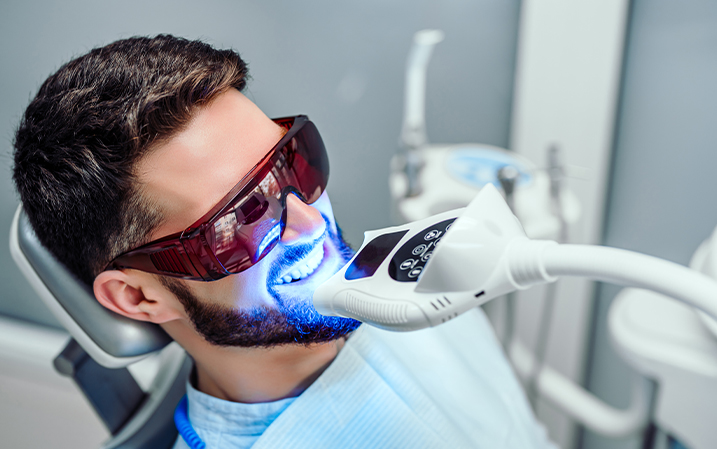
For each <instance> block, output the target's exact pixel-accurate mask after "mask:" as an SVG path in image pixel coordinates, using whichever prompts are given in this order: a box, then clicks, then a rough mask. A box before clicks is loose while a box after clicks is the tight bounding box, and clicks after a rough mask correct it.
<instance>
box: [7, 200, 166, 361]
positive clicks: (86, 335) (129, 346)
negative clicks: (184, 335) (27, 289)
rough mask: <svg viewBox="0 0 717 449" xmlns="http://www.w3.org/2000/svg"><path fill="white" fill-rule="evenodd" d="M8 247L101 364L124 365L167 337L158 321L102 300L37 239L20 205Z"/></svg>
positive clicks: (47, 301)
mask: <svg viewBox="0 0 717 449" xmlns="http://www.w3.org/2000/svg"><path fill="white" fill-rule="evenodd" d="M10 250H11V253H12V255H13V258H14V259H15V262H16V263H17V264H18V266H19V267H20V269H21V270H22V272H23V274H25V277H27V278H28V280H29V281H30V283H31V284H32V286H33V287H34V288H35V290H36V291H37V292H38V294H39V295H40V297H41V299H42V300H43V301H44V302H45V304H46V305H47V306H48V308H49V309H50V311H51V312H52V313H53V314H54V315H55V317H56V318H57V319H58V320H59V321H60V323H61V324H62V325H63V326H64V327H65V328H66V329H67V330H68V332H70V334H71V335H72V337H73V338H74V339H75V340H77V342H78V343H79V344H80V345H81V346H82V347H83V348H84V349H85V351H87V353H89V354H90V356H92V358H94V359H95V360H96V361H97V362H98V363H100V364H101V365H104V366H107V367H110V368H116V367H120V366H126V365H128V364H130V363H134V362H135V361H137V360H139V359H141V358H143V357H145V356H147V355H149V354H151V353H153V352H155V351H158V350H160V349H162V348H163V347H164V346H166V345H167V344H168V343H169V342H170V341H171V339H170V337H169V336H168V335H167V334H166V333H165V332H164V331H163V330H162V328H160V327H159V326H158V325H156V324H152V323H147V322H142V321H135V320H131V319H129V318H126V317H123V316H121V315H118V314H116V313H114V312H112V311H110V310H108V309H106V308H104V307H103V306H102V305H100V303H99V302H97V300H96V299H95V297H94V294H93V293H92V288H91V287H90V286H88V285H87V284H85V283H84V282H82V281H80V280H78V279H77V278H76V277H75V276H74V275H73V274H72V273H70V272H69V270H68V269H67V268H66V267H65V266H64V265H62V264H61V263H60V262H58V261H57V260H56V259H55V258H54V257H53V256H52V255H51V254H50V252H49V251H48V250H47V249H45V247H43V246H42V245H41V244H40V242H39V240H38V239H37V236H36V235H35V231H34V230H33V229H32V226H31V225H30V222H29V221H28V219H27V215H26V214H25V213H24V211H23V210H22V205H20V206H19V207H18V209H17V212H16V213H15V218H14V220H13V224H12V228H11V230H10Z"/></svg>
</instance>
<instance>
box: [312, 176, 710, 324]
mask: <svg viewBox="0 0 717 449" xmlns="http://www.w3.org/2000/svg"><path fill="white" fill-rule="evenodd" d="M559 276H584V277H587V278H590V279H594V280H599V281H604V282H610V283H614V284H618V285H623V286H630V287H639V288H645V289H649V290H653V291H656V292H658V293H662V294H664V295H667V296H670V297H672V298H675V299H678V300H681V301H683V302H685V303H687V304H688V305H691V306H693V307H696V308H698V309H700V310H702V311H704V312H705V313H707V314H708V315H710V316H712V317H714V318H717V282H716V281H714V280H713V279H711V278H709V277H707V276H705V275H703V274H701V273H698V272H696V271H693V270H690V269H688V268H686V267H683V266H680V265H677V264H674V263H672V262H668V261H665V260H661V259H657V258H655V257H650V256H646V255H642V254H638V253H633V252H630V251H625V250H620V249H614V248H606V247H598V246H588V245H558V244H557V243H555V242H552V241H546V240H530V239H528V238H527V237H526V235H525V232H524V231H523V228H522V226H521V225H520V223H519V222H518V220H517V218H515V216H514V215H513V214H512V213H511V211H510V209H509V208H508V206H507V205H506V204H505V202H504V201H503V199H502V197H501V196H500V194H499V193H498V191H497V190H496V189H495V187H493V186H492V185H490V184H489V185H487V186H486V187H484V188H483V189H482V190H481V192H480V193H479V194H478V195H477V196H476V198H475V199H474V200H473V201H472V202H471V203H470V204H469V205H468V207H467V208H465V209H458V210H454V211H449V212H445V213H443V214H439V215H436V216H433V217H429V218H426V219H424V220H419V221H416V222H413V223H409V224H407V225H403V226H397V227H392V228H386V229H382V230H379V231H371V232H367V233H366V237H365V240H364V243H363V245H362V246H361V248H360V249H359V251H358V252H357V254H356V255H355V256H354V258H353V259H352V260H351V262H350V263H349V264H347V265H346V266H345V267H344V268H343V269H342V270H341V271H339V272H338V273H337V274H336V275H334V276H333V277H331V278H330V279H329V280H328V281H327V282H325V283H324V284H322V285H321V286H320V287H319V288H318V289H317V290H316V292H315V293H314V306H315V307H316V309H317V310H318V311H319V312H320V313H322V314H324V315H338V316H344V317H351V318H355V319H358V320H360V321H363V322H366V323H368V324H371V325H374V326H377V327H380V328H383V329H388V330H395V331H410V330H417V329H422V328H425V327H430V326H436V325H439V324H441V323H445V322H446V321H448V320H450V319H452V318H455V317H456V316H458V315H460V314H462V313H463V312H466V311H468V310H470V309H472V308H474V307H476V306H479V305H481V304H483V303H485V302H487V301H489V300H491V299H493V298H496V297H499V296H501V295H504V294H506V293H509V292H511V291H516V290H523V289H526V288H529V287H531V286H533V285H537V284H544V283H548V282H553V281H555V280H556V279H557V278H558V277H559Z"/></svg>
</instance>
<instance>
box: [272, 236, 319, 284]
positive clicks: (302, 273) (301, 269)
mask: <svg viewBox="0 0 717 449" xmlns="http://www.w3.org/2000/svg"><path fill="white" fill-rule="evenodd" d="M323 258H324V246H323V245H317V246H316V248H315V249H314V250H313V251H311V253H309V255H308V256H306V257H305V258H304V259H303V260H301V261H300V262H299V263H297V264H296V265H294V266H293V267H291V268H290V269H289V271H287V272H286V273H284V274H283V276H281V277H280V278H279V281H278V282H277V283H278V284H288V283H289V282H291V281H293V280H299V279H304V278H305V277H307V276H308V275H310V274H311V273H313V272H314V270H316V267H318V266H319V264H320V263H321V261H322V260H323Z"/></svg>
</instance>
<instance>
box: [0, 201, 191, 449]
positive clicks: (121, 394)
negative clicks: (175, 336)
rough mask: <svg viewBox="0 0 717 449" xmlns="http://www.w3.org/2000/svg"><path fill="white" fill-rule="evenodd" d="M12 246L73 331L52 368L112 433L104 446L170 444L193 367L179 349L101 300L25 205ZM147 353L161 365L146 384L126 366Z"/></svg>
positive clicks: (26, 272)
mask: <svg viewBox="0 0 717 449" xmlns="http://www.w3.org/2000/svg"><path fill="white" fill-rule="evenodd" d="M10 252H11V254H12V256H13V259H14V260H15V262H16V263H17V265H18V266H19V267H20V270H21V271H22V273H23V274H24V275H25V277H26V278H27V279H28V281H29V282H30V284H31V285H32V287H33V288H34V289H35V291H36V292H37V293H38V295H39V296H40V298H41V299H42V301H43V302H44V303H45V304H46V305H47V307H48V308H49V309H50V311H51V312H52V314H53V315H54V316H55V317H56V318H57V320H58V321H59V322H60V323H61V324H62V325H63V327H64V328H65V329H66V330H67V331H68V332H69V334H70V336H71V338H70V340H69V342H68V343H67V345H66V347H65V349H64V350H63V351H62V353H61V354H59V355H58V356H57V357H56V358H55V360H54V366H55V369H56V370H57V371H58V372H59V373H61V374H63V375H65V376H69V377H71V378H72V379H73V380H74V382H75V383H76V384H77V386H78V387H79V389H80V390H81V391H82V392H83V394H84V395H85V397H86V398H87V400H88V401H89V402H90V404H91V405H92V407H93V408H94V410H95V411H96V412H97V414H98V416H99V417H100V418H101V420H102V421H103V422H104V424H105V426H106V427H107V429H108V430H109V432H110V434H111V435H112V436H111V438H110V439H109V440H108V441H106V442H105V443H104V444H103V446H102V448H103V449H115V448H117V449H120V448H127V449H129V448H133V449H144V448H147V449H149V448H153V449H154V448H170V447H172V445H173V443H174V441H175V439H176V437H177V431H176V429H175V426H174V421H173V412H174V408H175V407H176V405H177V403H178V402H179V400H180V399H181V398H182V396H183V395H184V393H185V382H186V379H187V376H188V375H189V371H190V370H191V367H192V363H191V360H190V358H189V357H188V356H187V355H186V353H185V352H184V350H182V348H181V347H179V345H177V344H176V343H174V342H172V340H171V338H170V337H169V336H168V335H167V334H166V333H165V332H164V331H163V330H162V329H161V328H160V327H159V326H157V325H155V324H152V323H146V322H139V321H134V320H131V319H128V318H125V317H123V316H120V315H118V314H116V313H114V312H111V311H110V310H107V309H105V308H104V307H103V306H101V305H100V304H99V302H97V300H96V299H95V297H94V295H93V293H92V288H91V287H90V286H89V285H86V284H85V283H83V282H81V281H79V280H78V279H77V278H76V277H75V276H74V275H72V274H71V273H70V272H69V270H67V268H65V266H64V265H62V264H61V263H59V262H58V261H57V260H56V259H55V258H54V257H53V256H52V255H51V254H50V253H49V251H47V250H46V249H45V248H44V247H43V246H42V245H41V244H40V242H39V240H38V239H37V236H36V235H35V232H34V230H33V229H32V226H31V225H30V222H29V221H28V219H27V216H26V214H25V213H24V211H23V210H22V205H20V206H19V207H18V209H17V211H16V213H15V217H14V219H13V222H12V227H11V229H10ZM148 357H151V358H155V359H157V361H158V365H159V369H158V370H157V373H156V375H155V376H154V379H153V380H152V381H151V383H150V384H149V385H148V386H147V387H146V388H145V389H144V390H143V389H142V388H140V386H139V384H138V382H137V380H136V379H135V378H134V377H133V376H132V374H131V373H130V371H129V370H128V368H127V367H128V366H130V365H132V364H135V363H137V362H139V361H141V360H143V359H146V358H148Z"/></svg>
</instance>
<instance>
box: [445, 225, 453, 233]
mask: <svg viewBox="0 0 717 449" xmlns="http://www.w3.org/2000/svg"><path fill="white" fill-rule="evenodd" d="M451 226H453V223H450V224H449V225H448V226H446V232H448V230H449V229H451Z"/></svg>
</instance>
